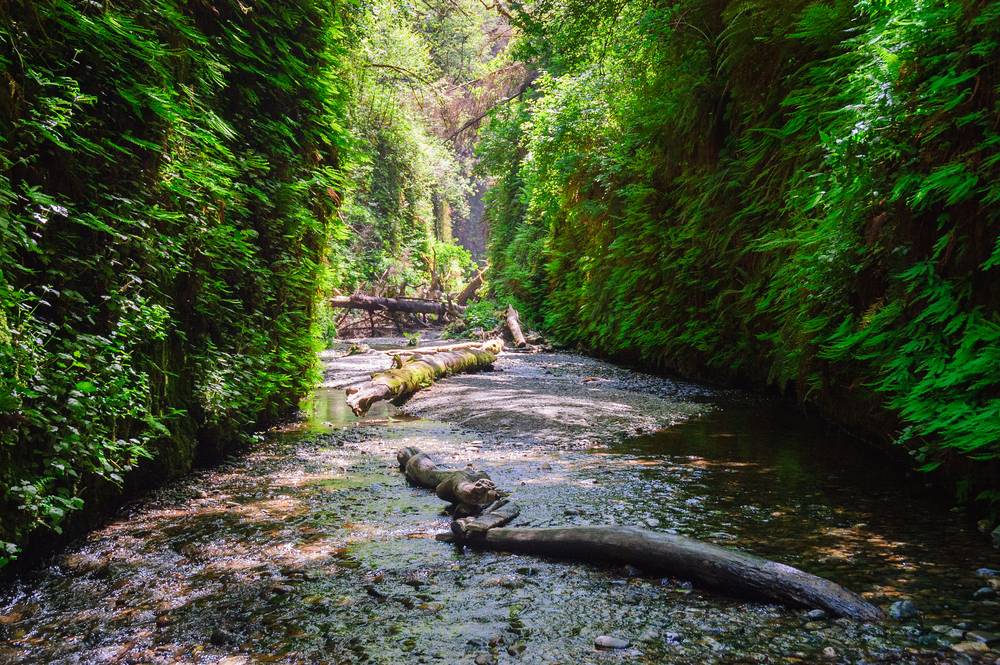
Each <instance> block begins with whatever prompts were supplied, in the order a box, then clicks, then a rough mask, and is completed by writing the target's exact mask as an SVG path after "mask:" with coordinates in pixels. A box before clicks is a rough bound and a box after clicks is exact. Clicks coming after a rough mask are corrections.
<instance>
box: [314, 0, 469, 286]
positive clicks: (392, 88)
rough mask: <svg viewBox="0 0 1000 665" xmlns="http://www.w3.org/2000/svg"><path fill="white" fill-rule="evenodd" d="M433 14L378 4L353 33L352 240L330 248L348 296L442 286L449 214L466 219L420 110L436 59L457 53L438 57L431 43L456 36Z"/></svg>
mask: <svg viewBox="0 0 1000 665" xmlns="http://www.w3.org/2000/svg"><path fill="white" fill-rule="evenodd" d="M427 12H428V13H427V14H424V13H422V12H420V11H418V10H417V8H415V7H413V6H411V5H409V4H406V3H402V2H399V1H398V0H379V1H378V2H375V3H373V4H372V6H370V7H368V8H367V10H366V11H365V12H364V13H363V14H362V15H361V16H360V17H359V19H358V24H357V26H356V32H357V33H358V34H359V35H361V38H360V39H359V40H358V42H357V43H356V44H355V45H354V46H353V48H352V52H351V57H352V60H354V61H356V62H358V63H359V66H358V67H356V68H355V70H354V71H353V72H352V78H351V86H352V89H353V102H352V104H351V106H350V109H349V118H348V123H349V128H350V130H351V133H352V135H353V137H354V139H355V141H354V144H353V157H354V164H353V165H352V167H351V168H350V169H349V170H348V177H349V179H350V181H351V186H350V189H349V192H348V196H347V199H346V201H345V206H344V216H345V219H346V221H347V224H348V227H349V228H350V230H351V236H350V237H351V240H352V242H351V243H350V244H349V245H348V244H345V245H343V246H342V247H340V248H336V249H335V250H334V251H335V256H336V257H337V258H336V259H335V264H336V265H337V266H338V276H339V281H340V283H341V284H342V285H343V286H344V287H345V288H346V289H349V290H355V289H359V288H363V287H364V286H365V285H367V284H374V285H377V286H378V287H379V288H380V289H382V290H385V291H388V292H392V293H398V294H405V293H407V292H408V291H411V290H414V289H416V288H417V287H419V286H423V285H429V284H431V283H432V282H435V283H434V284H433V286H435V287H438V288H440V287H441V286H442V284H441V283H440V280H441V279H442V276H440V275H439V274H438V273H437V272H436V270H435V269H436V263H435V261H436V260H435V257H436V256H437V255H438V254H443V253H447V252H448V251H449V250H447V249H446V248H445V244H446V243H447V244H450V242H451V224H450V217H451V214H452V211H456V212H459V213H464V212H466V208H467V204H466V195H467V193H468V188H469V184H468V179H467V177H466V175H465V174H464V173H463V172H462V168H461V166H460V164H459V162H458V160H457V159H456V156H455V154H454V152H453V151H452V150H451V149H450V148H449V146H448V145H447V143H446V142H445V141H444V140H442V139H441V138H439V137H438V136H435V134H434V133H433V132H432V128H431V126H430V123H429V122H428V120H427V118H426V117H425V116H424V113H423V111H422V105H423V104H424V101H423V98H424V96H425V95H426V94H427V90H425V89H429V88H430V87H431V85H432V82H433V81H434V80H436V79H438V78H439V77H440V76H441V74H442V70H441V68H440V66H439V64H438V63H437V62H436V61H435V60H434V58H433V57H432V53H445V52H446V51H448V50H449V48H451V47H447V48H433V49H432V46H440V45H439V44H436V43H435V38H438V39H447V38H448V36H449V35H452V31H449V30H445V29H444V28H443V27H442V26H441V25H440V20H445V19H444V18H442V17H437V18H434V17H435V16H436V14H435V13H434V11H433V9H432V8H430V6H428V9H427ZM432 19H433V20H432ZM439 19H440V20H439ZM452 47H454V45H452ZM459 250H460V248H458V247H455V248H454V250H453V251H452V253H454V252H457V251H459ZM445 267H446V268H448V269H450V268H451V265H450V264H446V266H445Z"/></svg>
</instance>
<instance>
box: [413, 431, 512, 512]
mask: <svg viewBox="0 0 1000 665" xmlns="http://www.w3.org/2000/svg"><path fill="white" fill-rule="evenodd" d="M396 461H397V462H399V468H400V470H401V471H402V472H403V473H405V474H406V479H407V480H409V481H410V482H411V483H413V484H414V485H417V486H418V487H426V488H428V489H432V490H434V492H435V493H436V494H437V496H438V498H439V499H441V500H442V501H447V502H448V503H456V504H459V505H461V506H466V507H469V508H472V509H474V510H475V511H476V512H478V511H479V510H481V509H482V507H483V506H488V505H491V504H493V503H495V502H496V501H497V498H498V494H497V488H496V485H495V484H494V483H493V481H492V480H490V477H489V476H488V475H486V474H485V473H483V472H482V471H476V470H475V469H471V468H469V469H442V468H441V467H439V466H438V465H437V464H435V463H434V460H432V459H431V458H430V457H429V456H428V455H427V453H422V452H420V451H419V450H418V449H416V448H413V447H406V448H403V449H401V450H400V451H399V452H398V453H396Z"/></svg>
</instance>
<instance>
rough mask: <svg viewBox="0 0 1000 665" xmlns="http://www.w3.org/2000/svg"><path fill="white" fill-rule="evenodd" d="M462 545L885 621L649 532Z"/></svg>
mask: <svg viewBox="0 0 1000 665" xmlns="http://www.w3.org/2000/svg"><path fill="white" fill-rule="evenodd" d="M453 531H454V530H453ZM456 536H459V533H458V532H456ZM460 539H461V540H462V542H464V543H466V544H468V545H471V546H473V547H478V548H485V549H493V550H502V551H505V552H521V553H525V554H538V555H543V556H552V557H556V558H562V559H575V560H583V561H594V562H607V563H618V564H630V565H633V566H636V567H638V568H641V569H643V570H646V571H649V572H655V573H665V574H669V575H674V576H677V577H680V578H683V579H687V580H690V581H691V582H696V583H698V584H699V585H701V586H704V587H707V588H710V589H714V590H716V591H722V592H724V593H730V594H735V595H740V596H746V597H749V598H755V599H764V600H769V601H773V602H777V603H782V604H785V605H791V606H793V607H807V608H820V609H823V610H826V611H827V612H829V613H831V614H833V615H835V616H844V617H850V618H852V619H860V620H863V621H878V620H880V619H882V618H883V614H882V610H881V609H879V608H878V607H877V606H875V605H873V604H871V603H869V602H868V601H866V600H865V599H863V598H861V597H860V596H858V595H857V594H855V593H853V592H851V591H848V590H847V589H845V588H844V587H842V586H840V585H839V584H835V583H833V582H831V581H829V580H826V579H823V578H822V577H818V576H816V575H812V574H810V573H807V572H804V571H802V570H799V569H798V568H793V567H791V566H786V565H784V564H781V563H777V562H775V561H768V560H767V559H762V558H760V557H757V556H754V555H752V554H747V553H745V552H740V551H737V550H732V549H728V548H725V547H719V546H717V545H712V544H710V543H705V542H701V541H698V540H694V539H692V538H685V537H684V536H677V535H673V534H668V533H660V532H656V531H650V530H648V529H637V528H634V527H621V526H591V527H567V528H548V529H516V528H514V529H512V528H490V529H488V530H486V531H485V533H476V532H470V531H469V530H468V529H464V530H462V531H461V536H460Z"/></svg>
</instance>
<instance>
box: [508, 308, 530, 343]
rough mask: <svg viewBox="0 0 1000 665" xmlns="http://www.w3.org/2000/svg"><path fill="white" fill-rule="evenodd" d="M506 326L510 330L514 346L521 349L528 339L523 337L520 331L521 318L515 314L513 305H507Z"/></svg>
mask: <svg viewBox="0 0 1000 665" xmlns="http://www.w3.org/2000/svg"><path fill="white" fill-rule="evenodd" d="M507 328H508V329H509V330H510V335H511V337H513V338H514V346H516V347H517V348H519V349H522V348H524V347H526V346H527V345H528V341H527V340H526V339H524V333H522V332H521V318H520V317H519V316H518V315H517V310H516V309H514V306H513V305H507Z"/></svg>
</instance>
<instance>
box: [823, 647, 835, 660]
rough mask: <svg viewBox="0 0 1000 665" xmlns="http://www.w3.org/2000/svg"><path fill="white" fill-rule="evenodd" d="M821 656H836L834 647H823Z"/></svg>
mask: <svg viewBox="0 0 1000 665" xmlns="http://www.w3.org/2000/svg"><path fill="white" fill-rule="evenodd" d="M823 657H824V658H836V657H837V650H836V649H834V648H833V647H825V648H824V649H823Z"/></svg>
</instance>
